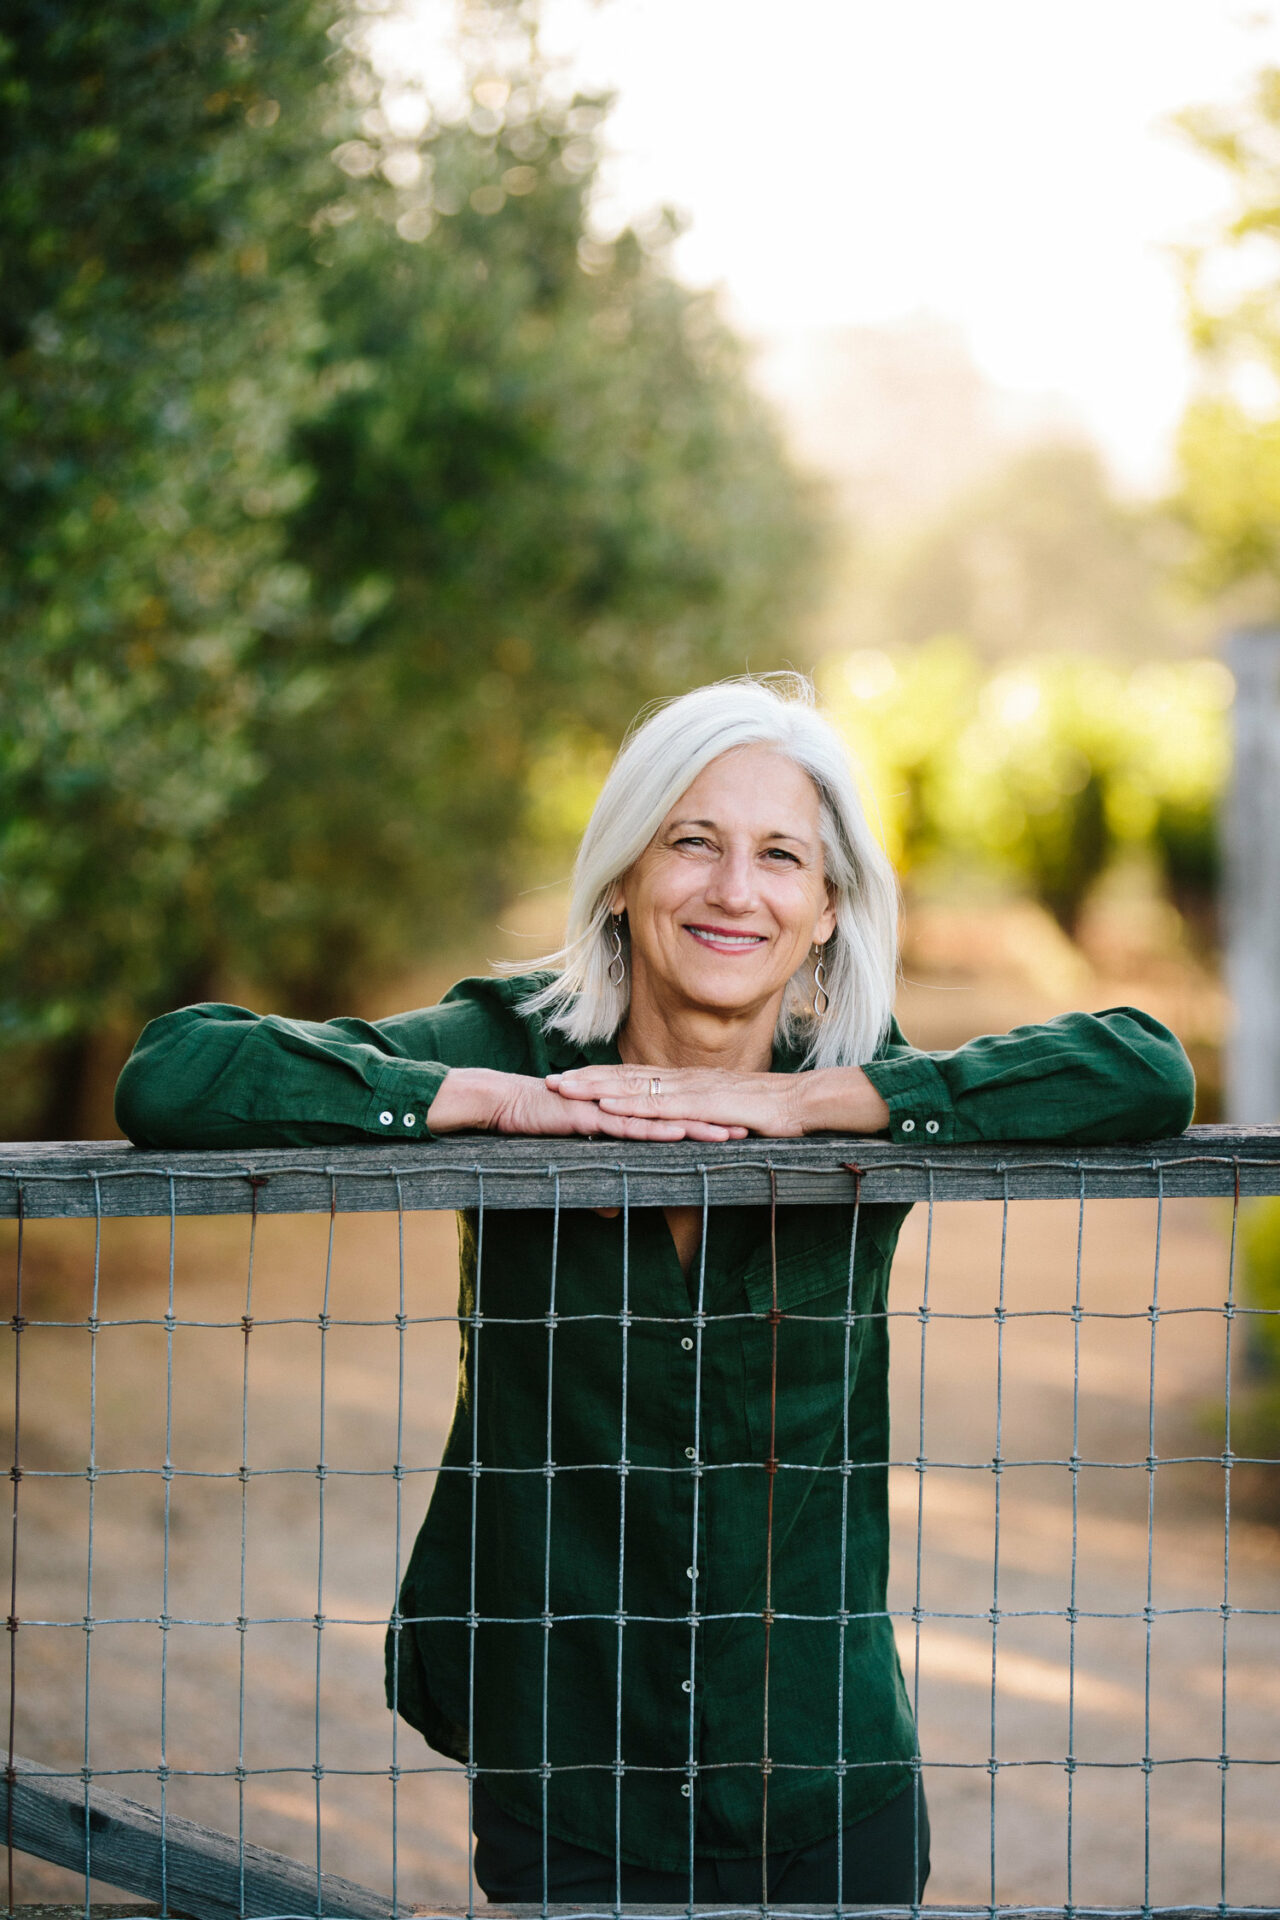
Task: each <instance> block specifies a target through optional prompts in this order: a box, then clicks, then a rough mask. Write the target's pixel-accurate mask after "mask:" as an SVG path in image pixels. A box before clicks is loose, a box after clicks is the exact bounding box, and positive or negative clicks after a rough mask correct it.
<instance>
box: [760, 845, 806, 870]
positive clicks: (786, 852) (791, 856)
mask: <svg viewBox="0 0 1280 1920" xmlns="http://www.w3.org/2000/svg"><path fill="white" fill-rule="evenodd" d="M764 857H765V859H766V860H773V861H775V862H778V863H780V864H783V865H787V866H792V867H798V866H799V865H800V856H799V855H798V854H795V853H792V852H791V851H790V849H789V848H788V847H766V849H765V856H764Z"/></svg>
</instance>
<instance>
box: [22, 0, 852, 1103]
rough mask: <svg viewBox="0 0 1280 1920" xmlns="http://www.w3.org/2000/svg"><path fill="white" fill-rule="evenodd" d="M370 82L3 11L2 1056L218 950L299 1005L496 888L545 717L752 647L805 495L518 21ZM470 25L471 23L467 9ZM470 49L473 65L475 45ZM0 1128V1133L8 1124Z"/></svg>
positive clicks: (740, 660)
mask: <svg viewBox="0 0 1280 1920" xmlns="http://www.w3.org/2000/svg"><path fill="white" fill-rule="evenodd" d="M481 13H483V15H484V18H485V19H487V20H488V21H489V22H491V23H494V22H496V23H497V25H498V26H499V27H500V28H501V32H500V33H498V34H496V35H495V34H493V33H491V34H490V36H489V40H488V42H487V43H485V44H484V45H481V46H478V50H476V49H475V48H473V59H472V65H473V69H474V70H473V71H472V72H471V74H470V76H469V79H470V86H471V91H470V96H469V99H467V100H466V101H464V102H463V103H462V105H461V108H460V110H459V111H457V112H455V113H453V114H451V115H449V116H446V117H441V116H434V117H433V115H432V114H431V113H430V111H429V109H428V108H427V106H426V104H425V101H422V100H419V101H417V102H415V101H414V99H413V98H411V97H408V95H411V94H412V89H409V90H408V95H407V94H406V91H405V90H404V89H401V90H400V91H399V93H398V94H396V95H394V97H393V95H392V93H391V91H390V90H389V89H387V88H386V87H385V86H384V85H383V83H382V82H381V80H380V78H379V76H378V74H377V72H376V71H375V69H374V67H373V65H372V64H371V62H370V59H369V57H368V51H367V44H366V34H365V32H364V30H363V28H362V26H361V23H360V20H359V18H358V17H356V16H353V17H352V18H351V19H348V20H338V19H335V17H334V14H333V11H332V9H331V8H327V7H325V6H324V5H320V4H316V3H314V0H280V4H278V5H277V6H275V7H273V8H270V9H265V10H263V11H262V12H261V13H260V14H253V15H252V16H246V15H245V14H244V12H243V9H240V8H233V7H232V6H231V5H230V4H229V0H141V3H140V5H139V6H138V7H135V8H134V9H131V10H130V12H129V13H128V15H127V16H121V15H120V14H118V13H116V12H114V11H113V10H111V9H98V8H93V7H90V6H89V5H88V4H87V0H64V3H63V4H54V3H53V0H46V4H36V0H20V4H18V5H17V6H16V7H14V8H13V9H11V10H10V11H9V12H8V13H7V14H6V17H5V23H4V28H3V39H2V40H0V61H2V62H3V65H2V66H0V85H2V86H3V89H4V93H3V98H4V102H5V107H6V111H7V114H8V119H9V139H8V142H7V145H6V151H5V155H4V157H3V159H2V160H0V266H2V267H3V270H4V273H5V279H6V285H7V287H8V288H10V289H13V290H14V293H13V295H12V296H11V298H10V301H9V306H8V309H7V312H6V315H5V320H4V332H3V336H2V345H3V351H4V355H5V386H4V391H3V397H2V398H0V408H2V409H3V412H2V413H0V433H2V434H3V438H4V445H5V449H6V453H5V469H4V473H3V476H0V485H2V486H3V489H4V497H3V502H2V503H0V510H2V511H3V515H4V543H5V552H4V555H3V558H0V618H3V622H4V652H3V656H2V662H0V672H2V673H3V700H2V702H0V906H2V909H3V911H2V913H0V929H2V930H0V1045H4V1046H6V1047H8V1048H9V1049H13V1048H24V1047H25V1048H26V1049H28V1055H27V1060H26V1066H27V1072H26V1073H25V1075H19V1074H14V1075H11V1076H10V1084H11V1085H12V1084H15V1083H19V1082H22V1083H24V1084H26V1085H28V1086H29V1085H32V1084H34V1077H35V1064H36V1063H35V1058H34V1056H33V1055H32V1054H31V1053H30V1050H31V1049H33V1048H34V1049H37V1050H39V1051H40V1058H41V1059H42V1061H43V1063H44V1068H45V1072H46V1080H45V1087H46V1096H47V1097H46V1098H45V1101H44V1106H43V1111H41V1112H35V1111H34V1110H33V1111H31V1112H30V1113H29V1114H28V1115H27V1117H26V1124H27V1125H28V1126H30V1127H31V1129H32V1130H33V1131H37V1132H50V1131H54V1132H59V1131H68V1130H70V1129H71V1128H73V1126H74V1115H75V1101H76V1097H77V1088H78V1082H79V1079H80V1076H81V1073H82V1069H83V1061H84V1051H85V1046H86V1043H87V1040H88V1037H89V1036H90V1035H91V1034H92V1033H93V1032H94V1030H95V1029H96V1028H97V1027H98V1026H99V1025H100V1024H101V1023H102V1021H103V1020H104V1019H110V1018H113V1017H116V1018H120V1019H126V1018H127V1019H134V1018H136V1017H137V1015H139V1014H142V1013H146V1012H149V1011H151V1010H152V1009H154V1008H156V1007H158V1006H160V1005H162V1004H166V1003H171V1002H173V1001H174V1000H177V999H180V998H185V997H191V996H192V995H193V994H196V993H198V992H203V991H207V990H208V988H209V987H210V985H211V984H212V983H213V982H214V981H215V980H216V979H217V978H218V977H219V976H220V975H222V974H223V973H225V972H226V971H227V970H231V971H233V972H235V973H236V974H238V975H240V976H248V977H249V978H251V979H253V980H255V981H256V982H257V983H258V984H259V986H260V988H261V989H262V991H264V992H265V993H266V994H267V995H268V996H269V997H272V998H279V999H282V1000H284V1001H287V1002H289V1003H291V1004H293V1005H294V1006H295V1007H296V1008H297V1010H298V1011H303V1012H330V1011H333V1010H335V1009H336V1008H337V1007H338V1006H339V1005H340V1004H341V1003H343V1002H344V1001H349V1000H350V999H351V998H352V997H353V996H355V995H356V994H357V993H360V992H362V991H363V992H367V990H368V988H369V986H370V983H371V979H372V978H373V977H374V976H376V975H377V974H378V973H379V972H380V971H381V972H389V971H390V970H392V969H394V968H395V967H397V966H400V965H403V963H404V961H405V960H406V958H407V957H408V956H409V955H411V954H412V953H414V952H415V951H417V950H420V949H422V948H425V947H427V946H429V945H430V944H431V943H432V942H433V941H437V940H439V939H440V938H441V937H442V936H444V935H447V934H449V933H451V932H453V931H455V930H456V929H457V928H458V927H459V925H460V924H462V923H464V922H465V920H466V918H467V917H468V916H469V915H471V914H473V913H474V912H475V911H477V910H478V909H479V908H483V907H489V906H491V905H492V904H493V903H494V902H495V901H496V899H497V898H499V897H500V896H501V894H502V892H503V891H504V890H505V887H506V885H507V882H508V879H509V877H510V864H509V863H510V861H511V859H512V857H513V854H514V850H515V849H516V848H517V847H518V845H519V843H520V838H521V832H522V824H523V819H524V815H525V811H526V808H527V804H528V798H529V795H528V786H529V779H530V769H531V767H534V766H539V765H542V764H544V762H543V760H542V759H540V756H543V755H545V752H546V751H547V750H548V748H549V747H552V746H553V745H554V742H555V741H556V740H557V739H558V738H561V737H563V736H564V735H565V734H566V732H569V733H571V732H572V731H573V729H574V728H579V729H580V728H582V727H584V726H585V727H587V728H588V729H589V730H590V731H591V732H592V733H593V734H596V735H600V736H604V737H616V735H617V733H618V731H619V729H620V727H621V725H622V723H623V722H624V721H625V720H626V719H627V718H629V716H630V714H631V712H632V711H633V710H634V708H635V706H636V705H637V704H638V703H639V702H640V701H642V700H644V699H647V698H650V697H652V696H654V695H657V694H661V693H666V692H671V691H676V690H678V689H679V688H680V687H682V686H684V685H687V684H689V683H690V682H691V681H694V680H696V679H699V678H703V677H707V676H709V675H711V674H714V673H717V672H721V671H725V670H728V669H732V668H734V667H740V666H741V665H743V664H744V663H745V662H746V661H747V660H750V662H751V664H752V665H757V666H765V665H771V664H777V663H778V649H779V648H780V645H781V637H782V635H783V633H784V631H785V626H786V623H787V621H788V619H789V617H790V615H791V613H792V611H793V610H794V608H795V606H796V605H797V604H798V599H799V597H800V595H799V588H800V583H801V581H802V579H804V578H806V577H808V575H809V574H810V573H811V572H812V561H813V558H814V552H815V541H816V537H817V535H816V528H817V519H816V514H815V507H814V502H813V501H812V500H811V499H810V498H809V497H808V496H807V495H806V494H805V493H804V492H803V490H802V489H801V487H800V486H799V484H798V482H796V480H795V479H794V478H793V476H792V475H791V474H790V472H789V471H788V469H787V467H786V464H785V462H784V460H783V458H782V455H781V451H780V446H779V442H778V439H777V437H776V435H775V432H774V430H773V428H772V426H771V424H770V422H769V421H768V419H767V418H766V417H765V415H764V413H763V411H762V410H761V408H760V407H759V405H758V404H757V403H756V402H755V401H754V399H753V398H752V397H751V395H750V392H749V390H748V387H747V383H746V380H745V376H744V371H743V366H742V362H741V359H740V355H739V351H738V349H737V347H736V344H735V343H734V341H733V340H732V338H731V337H730V335H729V334H728V333H727V331H726V330H725V328H724V327H723V326H722V324H721V323H720V322H719V321H718V319H717V317H716V315H715V313H714V310H713V309H712V307H711V306H710V304H709V303H708V302H707V301H706V300H705V299H704V298H701V297H699V296H695V295H693V294H690V293H687V292H685V291H684V290H682V289H680V288H679V287H678V286H677V285H676V284H675V282H674V281H673V280H672V279H671V276H670V274H669V271H668V269H667V266H666V262H665V258H664V244H665V240H666V238H669V234H670V226H669V223H668V224H667V226H666V227H665V228H664V227H663V226H661V225H660V224H659V223H655V226H654V229H653V231H652V233H650V234H646V235H645V236H644V237H643V238H642V237H641V236H639V235H637V234H634V233H628V234H624V235H622V236H620V237H619V238H618V239H617V240H616V241H615V242H614V243H612V244H610V245H605V244H604V243H602V242H601V241H600V240H598V239H597V238H594V237H593V236H592V234H591V232H590V229H589V221H588V201H589V196H590V191H591V186H592V180H593V176H594V171H595V167H596V162H597V141H598V129H599V125H600V121H601V119H602V117H603V113H604V110H605V105H606V103H604V102H600V101H582V100H578V101H565V100H562V99H559V98H558V97H557V96H556V94H555V91H554V89H553V87H552V86H551V84H550V82H549V81H548V79H547V76H546V74H545V73H544V71H543V69H542V67H541V64H540V61H539V59H538V54H537V42H536V20H534V19H533V18H532V16H531V11H530V9H529V8H528V7H522V8H519V9H517V8H515V7H510V8H507V9H505V10H504V9H501V8H499V9H496V10H495V9H493V8H490V9H476V10H475V17H478V16H479V15H480V14H481ZM463 18H464V22H465V20H466V19H467V18H468V14H467V9H466V7H465V4H464V5H463ZM485 62H487V63H488V64H485ZM14 1123H15V1122H14V1121H11V1122H10V1124H14Z"/></svg>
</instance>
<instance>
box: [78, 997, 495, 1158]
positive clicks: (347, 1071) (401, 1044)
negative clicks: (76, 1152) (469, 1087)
mask: <svg viewBox="0 0 1280 1920" xmlns="http://www.w3.org/2000/svg"><path fill="white" fill-rule="evenodd" d="M485 1014H486V1010H485V1009H484V1008H482V1007H481V1006H478V1005H477V1004H476V1002H475V1001H474V1000H467V999H463V1000H460V1001H458V1002H457V1003H455V1004H453V1005H450V1004H449V1003H448V1002H447V1001H446V1002H442V1003H441V1004H440V1005H439V1006H436V1007H428V1008H423V1009H422V1010H421V1011H419V1012H417V1013H406V1014H398V1015H396V1016H395V1017H394V1018H393V1019H389V1020H386V1021H380V1022H375V1021H365V1020H325V1021H310V1020H286V1019H282V1018H280V1017H279V1016H277V1015H263V1014H255V1013H252V1012H250V1011H249V1009H248V1008H246V1007H236V1006H228V1005H222V1004H213V1003H211V1004H208V1005H204V1006H195V1007H182V1008H179V1009H178V1011H177V1012H175V1013H167V1014H164V1015H162V1016H161V1018H160V1019H158V1020H153V1021H152V1022H151V1023H150V1025H149V1026H148V1027H146V1028H145V1029H144V1031H143V1033H142V1035H141V1037H140V1039H139V1041H138V1044H137V1046H136V1047H135V1048H134V1050H133V1053H132V1054H131V1056H130V1058H129V1060H128V1062H127V1063H126V1065H125V1068H124V1071H123V1073H122V1074H121V1076H120V1080H119V1083H118V1085H117V1088H116V1119H117V1122H118V1124H119V1126H120V1128H121V1130H122V1131H123V1132H124V1133H126V1134H127V1135H128V1136H129V1138H130V1139H131V1140H132V1141H133V1142H134V1144H135V1145H136V1146H140V1147H179V1148H194V1147H210V1148H217V1147H273V1146H333V1145H341V1144H344V1143H352V1142H358V1141H361V1140H368V1139H370V1138H375V1139H400V1140H404V1139H411V1140H412V1139H418V1140H421V1139H428V1138H429V1137H430V1133H429V1129H428V1127H427V1112H428V1110H429V1108H430V1106H431V1103H432V1101H433V1100H434V1099H435V1097H436V1094H437V1093H438V1092H439V1090H440V1086H441V1083H442V1081H443V1080H444V1077H445V1075H446V1074H447V1073H448V1072H449V1070H450V1068H451V1067H454V1066H498V1067H502V1068H503V1069H504V1070H506V1071H509V1072H527V1071H528V1070H529V1066H528V1062H527V1059H526V1058H525V1053H526V1052H527V1049H523V1048H522V1047H521V1044H520V1029H519V1027H518V1025H517V1024H516V1023H514V1022H507V1023H505V1026H506V1030H505V1031H503V1030H502V1024H503V1023H499V1030H497V1031H495V1026H494V1022H493V1021H492V1019H491V1018H486V1017H485Z"/></svg>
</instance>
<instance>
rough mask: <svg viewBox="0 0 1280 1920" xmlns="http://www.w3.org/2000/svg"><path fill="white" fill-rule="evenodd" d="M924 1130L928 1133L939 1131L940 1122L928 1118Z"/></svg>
mask: <svg viewBox="0 0 1280 1920" xmlns="http://www.w3.org/2000/svg"><path fill="white" fill-rule="evenodd" d="M924 1130H925V1132H926V1133H936V1132H937V1131H938V1122H937V1121H936V1120H926V1121H925V1123H924Z"/></svg>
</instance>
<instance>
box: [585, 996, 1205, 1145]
mask: <svg viewBox="0 0 1280 1920" xmlns="http://www.w3.org/2000/svg"><path fill="white" fill-rule="evenodd" d="M655 1079H656V1080H657V1081H658V1082H659V1085H660V1088H661V1091H660V1092H659V1093H657V1094H653V1093H651V1092H650V1090H649V1089H650V1086H651V1083H652V1082H653V1081H654V1080H655ZM548 1084H549V1085H551V1086H552V1087H554V1088H555V1089H556V1090H557V1091H558V1092H561V1093H563V1094H566V1095H568V1096H569V1097H570V1098H578V1099H584V1100H591V1101H593V1102H595V1103H596V1104H598V1106H599V1107H600V1109H601V1111H602V1112H604V1113H616V1114H629V1115H633V1116H637V1117H639V1116H653V1115H656V1114H660V1113H661V1114H666V1115H668V1116H669V1117H670V1118H672V1119H677V1118H681V1119H683V1118H691V1117H694V1116H696V1117H698V1118H701V1119H714V1120H717V1121H719V1122H721V1123H722V1124H727V1123H729V1122H732V1121H737V1122H739V1123H740V1124H743V1125H746V1126H747V1127H749V1128H750V1130H751V1131H752V1132H753V1133H759V1134H765V1135H768V1136H771V1137H773V1138H788V1137H792V1138H793V1137H795V1136H797V1135H799V1134H805V1133H823V1132H831V1133H880V1132H884V1131H886V1130H887V1131H888V1132H889V1133H890V1135H891V1137H892V1138H893V1139H895V1140H900V1141H901V1142H902V1143H903V1144H904V1145H907V1144H911V1145H914V1146H925V1145H939V1146H942V1145H946V1144H948V1143H953V1142H967V1141H979V1140H1055V1141H1063V1142H1074V1143H1076V1144H1078V1145H1088V1144H1093V1145H1100V1144H1104V1143H1105V1142H1107V1141H1111V1140H1147V1139H1155V1138H1157V1137H1158V1136H1160V1135H1167V1134H1174V1133H1181V1132H1182V1130H1183V1128H1184V1127H1186V1126H1187V1125H1188V1124H1189V1122H1190V1119H1191V1114H1192V1109H1193V1107H1194V1104H1195V1078H1194V1075H1193V1074H1192V1071H1191V1065H1190V1062H1189V1061H1188V1059H1187V1056H1186V1054H1185V1053H1184V1052H1183V1050H1182V1047H1181V1045H1180V1044H1179V1042H1178V1041H1177V1040H1176V1039H1175V1038H1174V1036H1173V1034H1172V1033H1170V1032H1169V1030H1168V1028H1167V1027H1163V1026H1161V1024H1160V1022H1159V1021H1158V1020H1154V1019H1152V1017H1151V1016H1150V1014H1146V1013H1141V1012H1139V1011H1137V1010H1136V1009H1135V1008H1132V1007H1113V1008H1110V1009H1108V1011H1106V1012H1105V1013H1097V1014H1089V1013H1067V1014H1061V1015H1059V1017H1058V1018H1057V1019H1055V1020H1049V1021H1046V1022H1045V1024H1044V1025H1043V1026H1029V1027H1015V1028H1014V1030H1013V1031H1012V1032H1011V1033H999V1034H985V1035H983V1036H982V1037H981V1038H980V1039H977V1040H970V1041H969V1042H968V1043H967V1044H966V1045H965V1046H962V1047H957V1048H956V1049H955V1050H954V1051H952V1052H946V1053H922V1052H920V1051H919V1050H918V1049H916V1048H914V1047H910V1046H908V1045H907V1044H906V1042H905V1041H904V1040H903V1039H902V1037H901V1035H900V1034H899V1033H898V1032H897V1030H896V1028H895V1030H894V1034H893V1036H892V1037H891V1039H890V1042H889V1044H888V1046H887V1047H886V1048H885V1049H884V1051H883V1052H882V1053H881V1054H880V1055H878V1056H877V1058H876V1059H874V1060H871V1061H868V1063H867V1065H866V1066H865V1068H864V1067H833V1068H826V1069H819V1070H816V1071H813V1072H807V1073H796V1074H778V1073H746V1074H735V1073H715V1072H704V1071H679V1070H674V1071H673V1070H672V1069H669V1068H665V1067H662V1068H658V1067H640V1066H634V1067H584V1068H580V1069H578V1070H577V1071H575V1072H573V1073H567V1074H553V1075H552V1076H551V1077H550V1080H549V1083H548Z"/></svg>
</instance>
